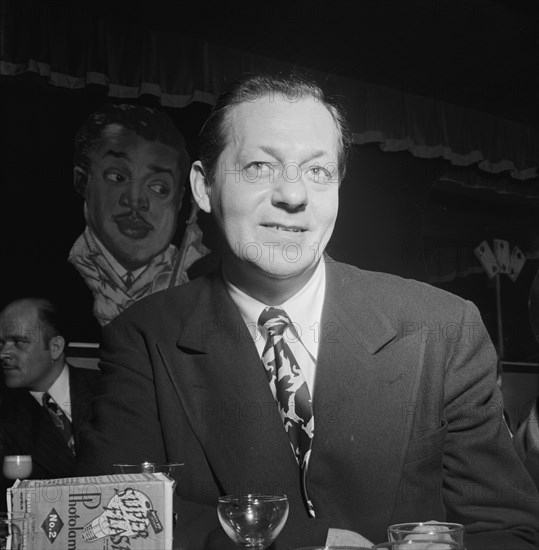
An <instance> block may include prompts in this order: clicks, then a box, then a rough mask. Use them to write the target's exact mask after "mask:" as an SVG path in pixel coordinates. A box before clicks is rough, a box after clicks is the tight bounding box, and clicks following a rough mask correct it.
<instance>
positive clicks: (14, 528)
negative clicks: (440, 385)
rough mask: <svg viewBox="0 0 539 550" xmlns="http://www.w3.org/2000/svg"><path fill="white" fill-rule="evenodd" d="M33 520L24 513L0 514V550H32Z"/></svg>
mask: <svg viewBox="0 0 539 550" xmlns="http://www.w3.org/2000/svg"><path fill="white" fill-rule="evenodd" d="M33 535H34V518H33V516H32V514H27V513H25V512H1V513H0V550H8V549H10V550H33V548H34V545H33Z"/></svg>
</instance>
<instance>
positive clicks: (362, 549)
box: [294, 546, 372, 550]
mask: <svg viewBox="0 0 539 550" xmlns="http://www.w3.org/2000/svg"><path fill="white" fill-rule="evenodd" d="M294 550H372V546H302V547H301V548H294Z"/></svg>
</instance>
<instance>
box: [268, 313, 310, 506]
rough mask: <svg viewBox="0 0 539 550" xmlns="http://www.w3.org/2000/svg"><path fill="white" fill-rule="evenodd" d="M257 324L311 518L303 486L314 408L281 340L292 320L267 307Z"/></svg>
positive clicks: (296, 367) (276, 399) (308, 500)
mask: <svg viewBox="0 0 539 550" xmlns="http://www.w3.org/2000/svg"><path fill="white" fill-rule="evenodd" d="M258 324H259V325H260V326H261V327H264V328H265V329H266V331H267V333H268V339H267V342H266V345H265V346H264V351H263V352H262V363H263V364H264V368H265V370H266V375H267V377H268V381H269V384H270V388H271V391H272V393H273V397H274V398H275V401H276V402H277V405H278V408H279V413H280V415H281V419H282V421H283V424H284V427H285V430H286V433H287V434H288V438H289V439H290V444H291V445H292V450H293V451H294V456H295V457H296V461H297V462H298V464H299V467H300V473H301V482H302V484H301V485H302V491H303V496H304V498H305V503H306V505H307V509H308V511H309V513H310V514H311V516H314V509H313V506H312V503H311V501H310V499H309V498H308V496H307V490H306V485H305V475H306V473H307V466H308V463H309V458H310V454H311V446H312V440H313V435H314V417H313V405H312V400H311V395H310V392H309V388H308V387H307V383H306V382H305V378H304V376H303V373H302V372H301V368H300V366H299V365H298V363H297V361H296V358H295V357H294V354H293V353H292V350H291V349H290V346H289V345H288V342H287V341H286V338H285V337H284V331H285V329H286V327H287V326H288V325H291V321H290V319H289V317H288V315H287V314H286V312H285V311H283V310H282V309H279V308H274V307H267V308H265V309H264V311H263V312H262V313H261V314H260V317H259V319H258Z"/></svg>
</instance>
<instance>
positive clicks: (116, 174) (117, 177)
mask: <svg viewBox="0 0 539 550" xmlns="http://www.w3.org/2000/svg"><path fill="white" fill-rule="evenodd" d="M103 177H104V179H105V180H106V181H108V182H110V183H115V184H118V183H124V182H125V181H127V176H126V175H125V174H124V173H123V172H121V171H120V170H118V169H116V168H109V169H108V170H105V173H104V174H103Z"/></svg>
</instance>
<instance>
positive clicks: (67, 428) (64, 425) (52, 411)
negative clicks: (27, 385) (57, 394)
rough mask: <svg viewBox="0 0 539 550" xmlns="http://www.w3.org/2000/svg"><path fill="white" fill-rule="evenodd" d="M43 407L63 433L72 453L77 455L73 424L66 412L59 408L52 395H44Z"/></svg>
mask: <svg viewBox="0 0 539 550" xmlns="http://www.w3.org/2000/svg"><path fill="white" fill-rule="evenodd" d="M43 406H44V407H45V408H46V409H47V411H48V413H49V415H50V417H51V418H52V421H53V422H54V425H55V426H56V427H57V428H58V429H59V430H60V432H62V435H63V436H64V439H65V440H66V443H67V446H68V447H69V448H70V450H71V452H72V453H73V454H75V439H74V437H73V431H72V430H71V422H70V421H69V418H68V417H67V416H66V414H65V413H64V411H63V410H62V409H61V408H60V407H59V406H58V404H57V403H56V401H54V399H53V398H52V397H51V395H50V393H44V394H43Z"/></svg>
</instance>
